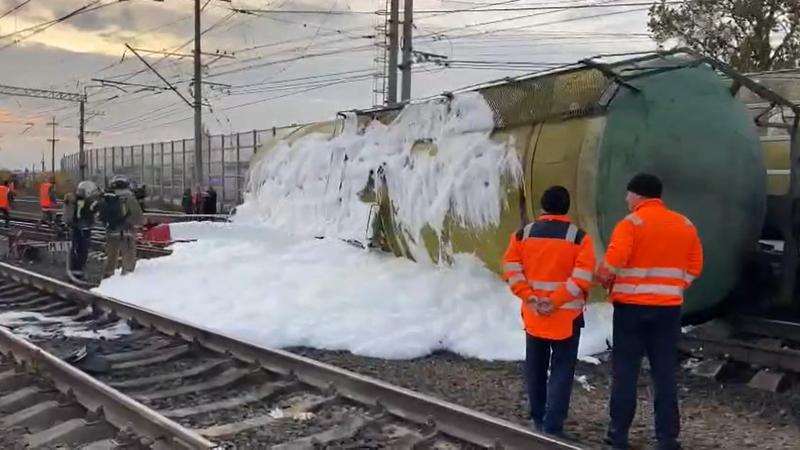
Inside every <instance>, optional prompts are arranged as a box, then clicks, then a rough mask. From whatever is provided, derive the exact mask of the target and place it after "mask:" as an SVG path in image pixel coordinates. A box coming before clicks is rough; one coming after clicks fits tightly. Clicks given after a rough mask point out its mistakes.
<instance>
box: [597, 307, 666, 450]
mask: <svg viewBox="0 0 800 450" xmlns="http://www.w3.org/2000/svg"><path fill="white" fill-rule="evenodd" d="M680 329H681V308H680V306H640V305H625V304H619V303H615V304H614V348H613V350H612V353H611V356H612V371H613V382H612V384H611V401H610V403H609V413H610V416H611V422H610V424H609V427H608V436H607V442H608V443H609V444H611V445H612V446H613V447H614V448H620V449H626V448H628V430H629V429H630V427H631V422H633V416H634V413H635V412H636V393H637V392H636V384H637V382H638V379H639V367H640V366H641V363H642V355H643V354H646V355H647V359H648V360H649V361H650V372H651V376H652V378H653V393H654V399H653V401H654V405H653V406H654V409H655V427H656V439H657V440H658V449H659V450H674V449H678V448H680V446H679V444H678V434H679V433H680V415H679V412H678V389H677V381H676V377H675V372H676V369H677V360H678V339H679V338H680Z"/></svg>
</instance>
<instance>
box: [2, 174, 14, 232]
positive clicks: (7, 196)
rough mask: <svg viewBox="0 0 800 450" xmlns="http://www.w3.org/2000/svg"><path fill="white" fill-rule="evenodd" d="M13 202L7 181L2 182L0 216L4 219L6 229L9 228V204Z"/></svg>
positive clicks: (12, 195) (12, 194) (12, 193)
mask: <svg viewBox="0 0 800 450" xmlns="http://www.w3.org/2000/svg"><path fill="white" fill-rule="evenodd" d="M13 200H14V192H12V191H11V188H9V187H8V180H6V181H3V184H2V185H0V214H2V215H3V219H5V224H6V228H8V227H9V225H10V221H11V215H10V212H11V203H12V202H13Z"/></svg>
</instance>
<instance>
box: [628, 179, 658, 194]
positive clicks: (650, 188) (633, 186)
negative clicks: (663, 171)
mask: <svg viewBox="0 0 800 450" xmlns="http://www.w3.org/2000/svg"><path fill="white" fill-rule="evenodd" d="M628 191H630V192H633V193H634V194H639V195H641V196H642V197H647V198H661V191H662V186H661V180H660V179H659V178H658V177H657V176H655V175H651V174H649V173H639V174H636V175H635V176H634V177H633V178H631V181H629V182H628Z"/></svg>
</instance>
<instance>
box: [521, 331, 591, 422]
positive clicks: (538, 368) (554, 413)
mask: <svg viewBox="0 0 800 450" xmlns="http://www.w3.org/2000/svg"><path fill="white" fill-rule="evenodd" d="M581 325H582V321H578V320H576V321H575V324H574V326H573V334H572V337H570V338H569V339H564V340H560V341H553V340H550V339H542V338H538V337H535V336H531V335H530V334H526V337H527V340H526V346H525V383H526V384H527V390H528V402H529V405H530V417H531V419H533V422H534V423H535V424H536V426H537V427H540V428H541V430H542V431H544V432H545V433H552V434H561V433H562V432H563V431H564V420H565V419H566V418H567V413H568V412H569V400H570V397H571V395H572V380H573V378H574V376H575V361H576V360H577V358H578V342H579V341H580V337H581ZM548 368H549V369H550V378H549V379H548V377H547V370H548Z"/></svg>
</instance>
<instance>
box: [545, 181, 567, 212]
mask: <svg viewBox="0 0 800 450" xmlns="http://www.w3.org/2000/svg"><path fill="white" fill-rule="evenodd" d="M542 209H543V210H544V211H545V212H546V213H549V214H559V215H564V214H566V213H567V212H568V211H569V191H567V188H565V187H564V186H550V187H549V188H547V190H546V191H544V193H543V194H542Z"/></svg>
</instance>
